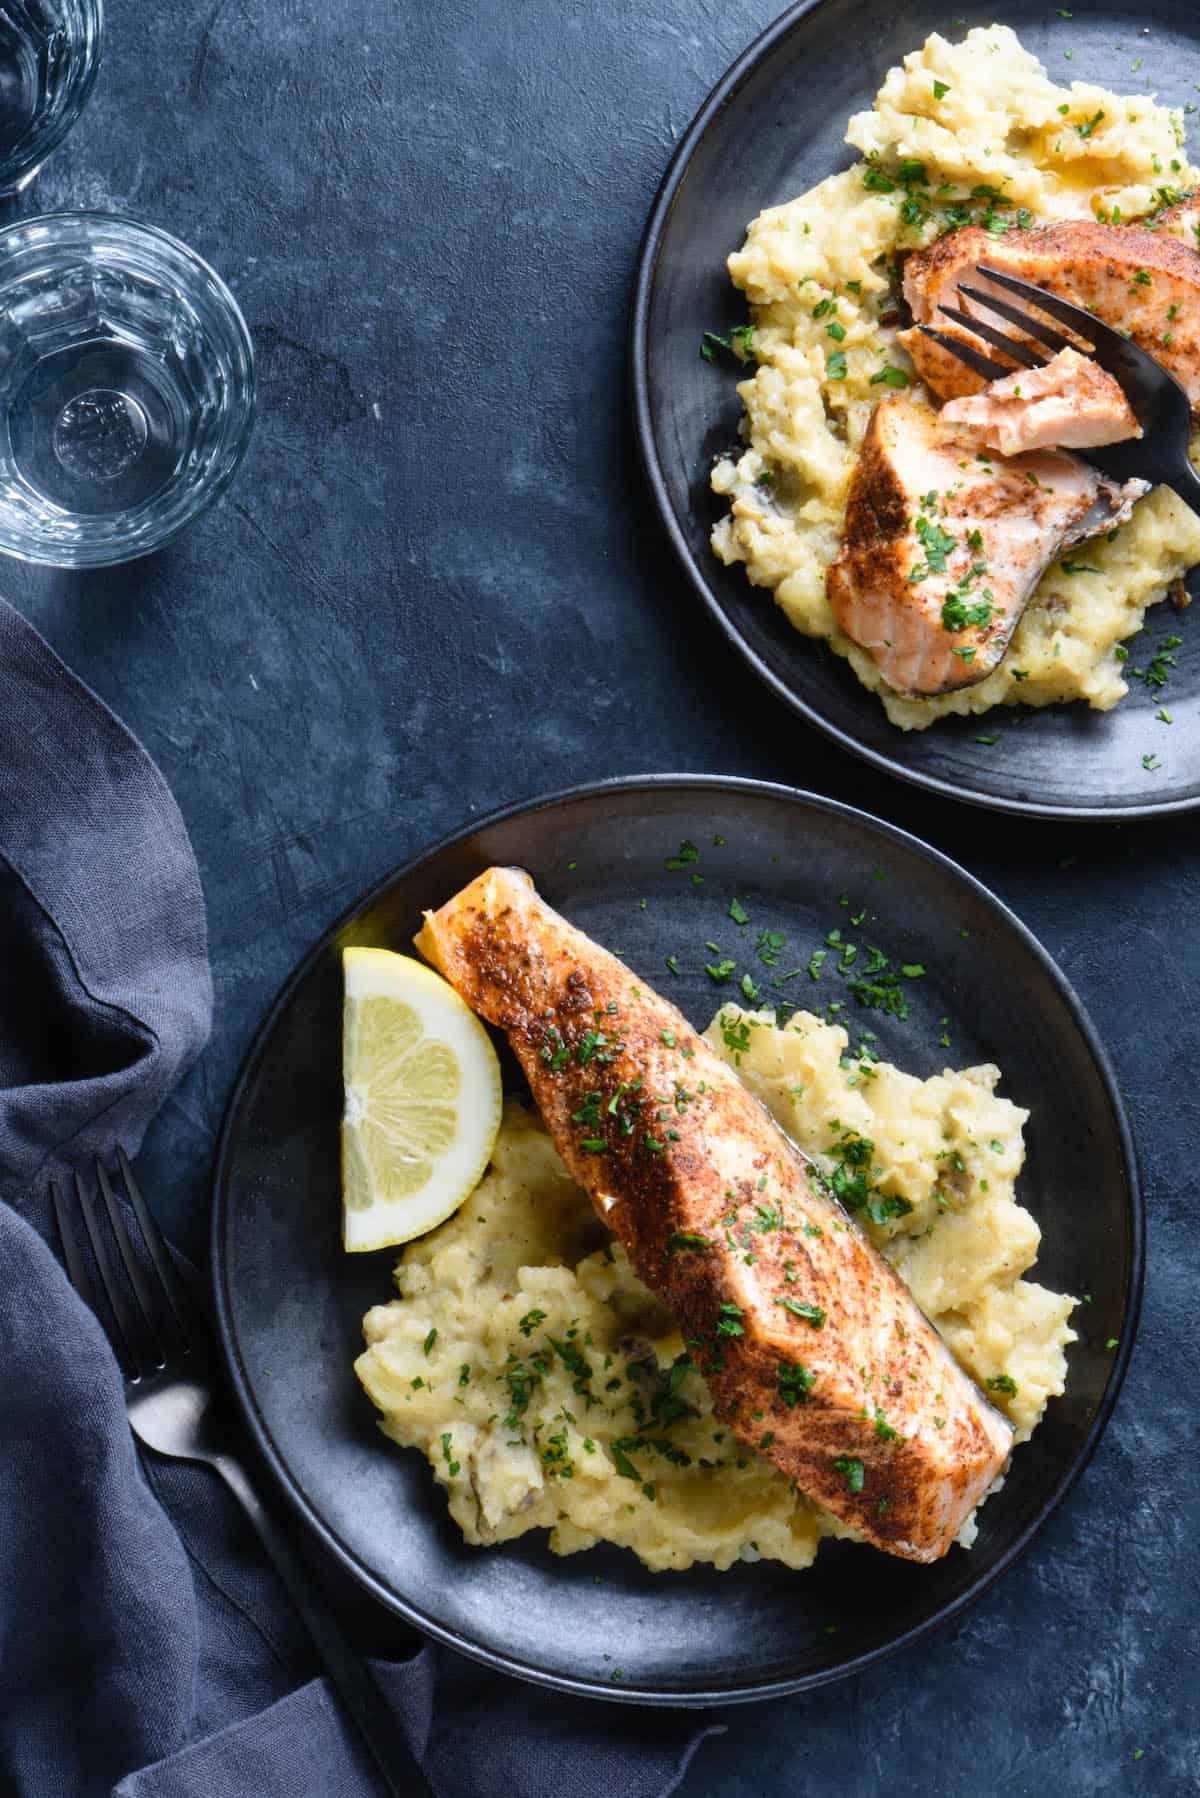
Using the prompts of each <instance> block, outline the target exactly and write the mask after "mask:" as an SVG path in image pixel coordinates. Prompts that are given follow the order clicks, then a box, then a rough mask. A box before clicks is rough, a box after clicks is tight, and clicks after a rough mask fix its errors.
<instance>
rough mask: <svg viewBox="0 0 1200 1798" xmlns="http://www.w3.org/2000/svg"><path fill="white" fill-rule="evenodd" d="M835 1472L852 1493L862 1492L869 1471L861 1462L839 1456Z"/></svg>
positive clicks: (834, 1466)
mask: <svg viewBox="0 0 1200 1798" xmlns="http://www.w3.org/2000/svg"><path fill="white" fill-rule="evenodd" d="M833 1471H834V1472H835V1473H840V1474H841V1475H842V1477H843V1478H844V1479H845V1482H846V1484H847V1486H848V1487H849V1488H850V1490H851V1492H861V1491H862V1489H863V1482H864V1480H865V1479H866V1476H867V1470H866V1468H865V1467H864V1466H863V1464H862V1462H861V1461H854V1460H851V1459H850V1457H849V1456H848V1455H839V1456H838V1458H837V1460H836V1461H835V1462H834V1464H833Z"/></svg>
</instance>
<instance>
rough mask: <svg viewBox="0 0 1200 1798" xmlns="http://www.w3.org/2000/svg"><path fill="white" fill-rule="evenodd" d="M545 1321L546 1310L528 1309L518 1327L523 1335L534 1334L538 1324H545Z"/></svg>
mask: <svg viewBox="0 0 1200 1798" xmlns="http://www.w3.org/2000/svg"><path fill="white" fill-rule="evenodd" d="M545 1321H546V1313H545V1312H544V1311H527V1312H526V1313H525V1315H524V1317H523V1318H522V1319H521V1321H520V1323H519V1324H518V1325H517V1328H518V1330H520V1332H521V1334H522V1336H532V1335H533V1332H534V1331H535V1330H536V1329H537V1327H538V1325H539V1324H544V1323H545Z"/></svg>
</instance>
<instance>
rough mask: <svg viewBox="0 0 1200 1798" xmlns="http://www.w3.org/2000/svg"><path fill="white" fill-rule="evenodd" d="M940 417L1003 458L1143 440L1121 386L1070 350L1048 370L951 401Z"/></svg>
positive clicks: (1024, 373)
mask: <svg viewBox="0 0 1200 1798" xmlns="http://www.w3.org/2000/svg"><path fill="white" fill-rule="evenodd" d="M941 416H942V423H943V424H954V425H962V426H964V427H965V428H966V429H967V430H968V431H969V432H970V434H971V436H972V437H974V438H976V439H977V440H978V441H979V442H980V443H982V444H984V445H985V446H986V447H987V448H988V449H994V450H997V451H999V453H1000V454H1001V455H1002V456H1019V455H1021V454H1022V453H1023V452H1024V451H1026V450H1037V449H1096V448H1098V447H1099V446H1100V445H1101V444H1103V443H1121V442H1122V441H1123V440H1124V439H1125V438H1127V437H1140V436H1141V435H1142V427H1141V425H1140V424H1139V423H1138V421H1137V418H1136V417H1135V415H1134V411H1133V407H1132V406H1131V405H1130V404H1129V401H1128V400H1127V399H1126V398H1125V393H1124V390H1123V389H1122V387H1121V384H1120V382H1119V381H1115V380H1114V379H1113V377H1112V376H1111V375H1109V374H1106V373H1105V372H1104V370H1103V369H1102V368H1101V367H1100V366H1099V365H1098V364H1097V363H1095V362H1093V361H1091V359H1090V358H1089V357H1087V356H1081V355H1080V354H1079V351H1078V350H1069V349H1068V350H1059V351H1058V354H1057V355H1055V356H1051V358H1050V360H1049V361H1048V362H1047V363H1046V365H1045V367H1044V368H1018V369H1017V370H1016V371H1015V372H1014V373H1013V374H1011V375H1004V376H1002V377H1001V379H1000V380H998V381H989V382H988V384H987V386H986V387H984V388H983V389H982V391H981V392H979V393H971V394H965V395H964V396H963V397H962V398H961V399H957V400H948V401H947V402H946V404H945V405H944V406H943V407H942V414H941Z"/></svg>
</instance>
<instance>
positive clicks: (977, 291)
mask: <svg viewBox="0 0 1200 1798" xmlns="http://www.w3.org/2000/svg"><path fill="white" fill-rule="evenodd" d="M958 291H959V293H961V294H965V295H966V297H967V299H969V300H974V301H975V303H976V305H977V306H986V307H987V309H988V311H989V312H996V313H998V314H999V316H1000V317H1001V318H1006V319H1008V321H1009V323H1010V324H1013V325H1019V326H1020V327H1021V329H1022V331H1027V332H1028V333H1029V335H1030V337H1036V338H1037V340H1038V342H1039V343H1044V344H1045V345H1046V347H1047V349H1051V350H1068V349H1074V348H1075V345H1074V344H1073V343H1072V342H1071V340H1070V338H1069V337H1064V336H1063V334H1062V332H1061V331H1056V330H1055V329H1054V326H1053V325H1048V324H1046V323H1045V321H1044V320H1042V319H1040V318H1031V317H1030V316H1029V314H1028V313H1027V312H1022V310H1021V308H1020V307H1019V306H1014V305H1012V304H1011V303H1010V302H1009V301H1008V300H1001V299H999V298H998V297H997V296H996V295H995V294H994V293H985V292H984V291H983V288H982V287H967V286H963V287H960V288H959V290H958ZM1034 292H1035V293H1037V294H1038V298H1037V299H1036V300H1035V301H1034V302H1033V304H1034V305H1035V306H1040V305H1041V303H1042V300H1043V299H1046V298H1048V295H1045V294H1042V293H1041V292H1040V291H1039V290H1038V289H1037V288H1035V289H1034Z"/></svg>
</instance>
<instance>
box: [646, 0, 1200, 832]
mask: <svg viewBox="0 0 1200 1798" xmlns="http://www.w3.org/2000/svg"><path fill="white" fill-rule="evenodd" d="M823 4H824V0H796V3H795V4H794V5H792V6H789V7H788V8H787V10H786V11H785V12H782V13H781V14H780V15H779V17H778V18H777V19H774V20H773V21H772V22H771V24H769V25H768V26H767V27H766V29H765V30H763V31H761V32H759V34H758V36H757V37H755V38H754V39H752V41H751V42H750V43H749V44H748V45H747V46H746V48H745V49H744V50H743V51H742V52H741V54H740V55H739V56H737V57H736V58H735V60H734V61H733V62H732V63H730V65H729V67H728V68H727V69H726V71H725V73H724V74H723V75H722V76H721V77H720V79H719V80H718V81H717V83H716V85H715V86H714V87H713V88H712V89H711V91H710V92H709V94H708V96H707V98H706V99H705V100H704V101H703V102H702V103H701V105H700V107H699V109H698V110H697V112H696V114H695V116H694V117H693V119H692V121H691V123H690V124H689V125H688V127H687V130H686V131H685V132H684V134H683V136H682V137H681V138H680V140H679V142H678V144H677V145H676V147H675V150H674V152H673V154H672V156H671V160H670V161H669V162H668V164H667V167H666V170H665V171H664V173H663V176H662V179H661V181H660V182H659V184H658V187H657V189H656V190H655V194H654V198H653V200H652V202H651V205H650V211H649V213H648V215H647V218H646V223H645V225H644V227H643V229H642V236H641V241H640V242H639V244H638V250H637V260H636V264H635V269H634V280H633V288H632V292H631V295H630V301H629V312H628V324H627V330H626V344H625V351H626V370H627V376H628V380H629V384H630V391H631V393H632V396H633V428H634V437H635V438H636V440H637V446H638V456H639V460H640V462H641V467H642V472H643V474H644V475H645V477H646V479H647V481H648V483H649V486H650V490H651V493H652V494H653V497H654V504H655V510H656V511H657V513H658V519H659V524H660V526H661V527H662V529H663V530H664V531H665V532H666V535H667V538H668V540H669V542H670V544H671V548H672V549H673V550H674V552H675V557H676V560H677V561H678V562H679V563H680V565H681V566H682V568H683V572H684V574H685V575H686V576H687V578H688V581H689V583H690V584H691V587H692V589H693V590H694V592H695V593H696V594H697V595H698V596H699V598H700V599H701V600H702V601H703V603H704V605H705V607H706V609H707V611H708V614H709V616H710V617H711V618H712V619H714V620H715V622H716V624H717V625H718V627H719V628H720V630H721V632H722V633H723V635H724V637H725V639H726V641H727V642H728V643H730V644H731V645H732V646H733V647H734V648H735V649H736V650H737V652H738V654H739V655H740V656H741V657H742V659H743V661H744V662H746V663H747V664H748V665H749V667H750V668H752V669H753V671H754V673H755V674H756V675H757V676H758V678H759V679H760V680H761V681H762V682H763V683H764V685H765V686H767V687H768V688H769V689H770V691H771V692H772V693H773V694H774V695H775V697H776V698H777V699H781V700H783V702H784V703H785V704H786V705H788V706H790V707H791V709H792V710H793V711H794V712H797V713H798V714H799V715H800V717H801V718H803V719H804V720H805V722H806V723H807V724H810V725H812V726H814V727H815V728H816V729H817V730H819V731H822V732H823V733H824V735H825V736H827V737H829V738H830V739H832V741H833V742H835V743H837V744H838V746H839V747H840V748H842V749H845V750H848V751H849V752H850V754H851V755H855V756H858V757H859V758H860V759H861V760H862V761H865V762H867V763H869V764H870V765H871V766H872V767H873V768H875V769H876V770H878V772H880V773H882V774H887V775H891V776H893V777H894V778H896V779H898V780H903V781H907V782H908V784H909V785H910V786H914V787H920V788H921V789H923V790H924V791H925V792H927V793H936V794H937V795H938V797H939V798H942V799H951V800H954V801H956V802H957V803H958V804H959V805H974V806H978V807H980V808H981V809H982V810H984V811H996V812H1005V813H1007V814H1008V815H1009V816H1012V817H1021V818H1058V819H1063V820H1068V821H1078V822H1079V823H1081V824H1084V823H1089V822H1090V823H1096V822H1105V821H1108V822H1117V823H1123V822H1127V821H1129V820H1131V819H1134V818H1165V817H1170V816H1173V815H1176V814H1178V813H1181V812H1190V811H1195V810H1196V809H1197V807H1200V792H1198V793H1197V794H1196V796H1195V797H1194V798H1190V799H1186V798H1185V799H1164V800H1158V801H1155V800H1148V801H1146V802H1142V801H1140V800H1135V801H1131V802H1128V803H1124V802H1123V803H1121V804H1118V805H1068V804H1061V803H1056V802H1052V801H1049V800H1038V799H1014V798H1009V797H1006V796H1003V795H999V794H989V793H984V792H982V791H980V790H979V789H977V788H973V787H963V786H962V785H960V784H958V783H956V782H954V781H951V780H944V779H942V777H941V776H940V775H937V774H929V773H926V772H924V771H923V770H921V769H918V768H913V767H910V766H909V765H908V764H907V763H906V762H905V761H904V759H903V758H902V757H900V755H899V753H897V754H896V756H895V757H892V756H888V755H886V754H884V753H883V752H882V751H881V750H878V749H873V748H871V747H870V746H869V745H867V744H865V743H862V742H860V741H859V739H858V738H857V737H856V736H855V735H854V733H853V732H852V731H850V730H845V729H843V728H842V726H841V725H839V724H835V723H834V722H833V720H832V719H830V718H828V717H827V716H826V715H825V713H824V712H823V711H822V710H821V709H820V708H819V707H818V706H815V705H813V704H812V703H811V701H809V700H807V699H805V698H804V697H803V695H802V694H801V693H800V692H798V691H797V690H796V688H795V687H793V686H792V685H791V683H789V682H788V681H787V680H785V679H784V678H783V677H782V676H781V675H779V674H776V673H775V671H774V670H773V669H772V668H771V667H770V666H769V664H768V663H767V662H766V660H765V659H764V658H763V657H762V656H761V655H760V654H759V653H758V651H757V650H756V649H754V648H753V647H752V646H751V644H750V643H748V642H747V640H746V639H745V637H744V636H743V635H742V633H741V632H740V631H739V630H738V629H737V628H736V626H735V625H734V624H733V623H732V622H731V620H730V619H729V618H728V617H727V616H726V614H725V610H724V607H723V606H722V605H721V603H720V601H719V600H718V598H717V596H716V593H715V592H714V590H713V588H712V587H711V586H710V584H709V581H708V578H707V576H706V574H705V571H704V569H703V567H702V566H701V564H700V562H699V559H698V558H697V557H696V556H695V555H693V553H692V550H691V547H690V545H689V544H688V542H687V540H686V538H685V537H684V534H683V531H682V530H681V528H680V525H679V521H678V519H677V518H676V516H675V508H674V506H673V505H672V503H671V498H670V495H669V493H668V490H667V481H666V475H665V473H664V466H663V461H662V458H661V457H660V455H659V453H658V444H657V440H656V436H655V431H654V420H653V413H652V409H651V404H650V330H649V320H650V306H651V301H652V298H653V295H654V288H655V283H656V279H657V274H658V265H659V260H660V256H661V252H662V240H663V237H664V235H665V233H666V229H667V226H668V224H669V222H670V218H671V213H672V211H673V210H674V205H675V200H676V197H677V195H678V193H679V190H680V188H681V187H682V185H683V183H684V181H685V180H686V178H687V174H688V170H689V167H690V165H691V161H692V157H693V155H694V153H695V151H696V150H697V149H698V147H699V145H700V143H701V141H702V139H703V138H704V137H705V135H706V134H707V132H708V130H709V127H710V126H711V125H712V123H713V122H714V120H715V119H716V117H717V115H718V114H719V113H721V112H722V111H723V110H724V108H725V107H726V106H727V105H728V103H729V101H730V100H731V99H733V97H734V96H735V94H736V93H737V91H738V89H739V88H740V87H741V86H742V85H743V83H744V82H745V81H746V80H747V79H748V78H749V76H750V75H751V74H753V73H754V71H755V70H756V69H757V68H758V67H759V65H760V64H761V63H762V62H764V61H765V59H766V58H767V57H768V56H769V55H770V54H771V52H772V51H773V50H774V49H775V47H776V45H777V44H778V43H779V41H780V40H781V39H782V38H785V37H787V36H788V35H790V33H791V32H792V31H793V30H794V29H795V28H796V26H797V25H799V24H800V22H801V20H802V19H804V18H806V17H807V15H808V14H809V13H813V12H816V10H817V8H818V7H820V6H821V5H823ZM771 603H772V604H774V599H773V598H772V601H771ZM800 634H801V633H799V632H797V635H800ZM903 734H904V733H902V732H900V731H899V730H898V731H897V735H898V737H900V738H903Z"/></svg>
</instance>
